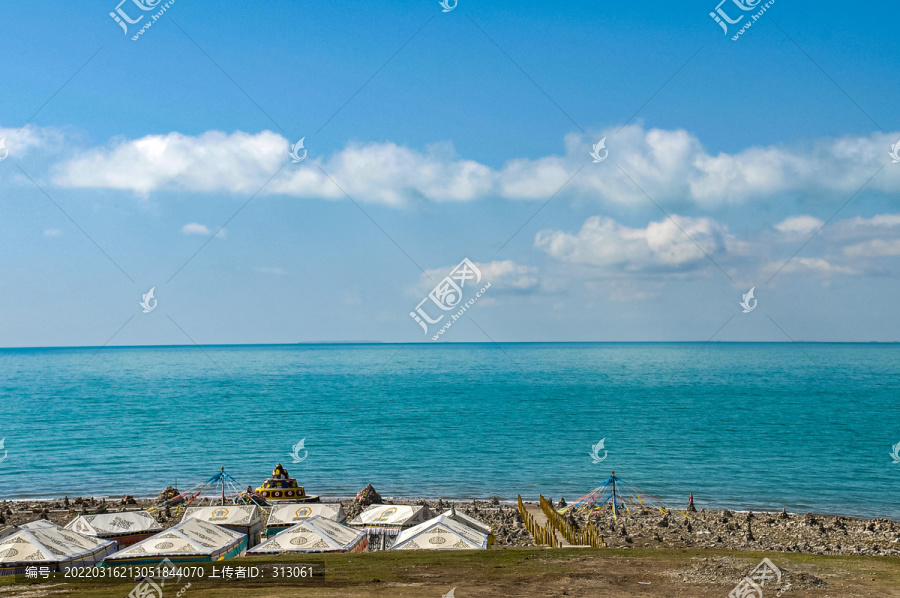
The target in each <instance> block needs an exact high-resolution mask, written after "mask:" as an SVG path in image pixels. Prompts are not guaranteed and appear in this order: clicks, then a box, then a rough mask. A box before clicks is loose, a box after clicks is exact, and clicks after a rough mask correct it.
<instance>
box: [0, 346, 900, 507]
mask: <svg viewBox="0 0 900 598" xmlns="http://www.w3.org/2000/svg"><path fill="white" fill-rule="evenodd" d="M95 351H97V350H96V349H86V348H59V349H6V350H0V387H2V396H3V399H2V400H0V438H5V449H4V450H5V451H6V452H8V456H7V458H6V459H5V460H3V461H2V462H0V498H5V499H16V498H30V497H61V496H63V495H68V496H70V497H73V496H81V495H93V496H103V495H108V496H120V495H123V494H126V493H127V494H135V495H149V494H156V493H157V492H159V491H160V490H161V489H163V488H164V487H166V486H167V485H175V484H176V483H177V485H178V486H179V488H181V489H182V490H183V489H186V488H187V487H189V486H191V485H193V484H196V483H199V482H201V481H203V480H205V479H206V478H208V477H210V476H211V475H213V474H214V473H216V472H218V471H219V470H220V468H221V467H223V466H224V467H225V468H226V471H227V472H228V473H230V474H231V475H232V476H234V477H235V478H236V479H237V480H238V481H239V482H240V483H241V484H242V485H243V487H246V486H247V485H252V486H254V487H256V486H258V485H259V483H260V482H262V481H263V479H264V478H265V477H267V475H269V474H270V472H271V470H272V468H273V467H274V466H275V464H276V463H279V462H280V463H283V464H284V465H285V467H287V469H288V470H289V472H290V474H291V476H292V477H295V478H297V480H298V482H299V483H300V484H301V485H303V486H305V487H306V490H307V492H308V493H310V494H323V495H340V496H347V495H353V494H355V493H356V492H357V491H358V490H359V489H360V488H362V487H363V486H365V485H366V484H367V483H371V484H373V485H374V486H375V488H376V489H377V490H378V491H379V492H380V493H381V494H382V495H386V496H417V497H439V496H440V497H444V498H460V499H462V498H472V497H489V496H499V497H501V498H503V499H514V498H515V496H516V495H517V494H522V496H523V497H524V498H536V497H537V495H538V494H539V493H542V494H544V495H545V496H550V497H553V498H554V499H558V498H559V497H560V496H564V497H565V498H566V499H567V500H572V499H575V498H577V497H579V496H582V495H584V494H586V493H588V492H589V491H591V490H592V489H593V488H595V487H596V486H598V485H599V484H600V482H602V481H603V480H604V479H606V478H607V477H608V476H609V473H610V471H611V470H615V471H616V475H617V476H619V477H621V478H623V479H624V480H626V481H627V482H628V483H629V484H631V485H632V486H635V487H637V488H640V489H641V490H642V491H643V492H646V493H649V494H653V495H655V496H657V497H659V498H661V499H663V500H664V501H665V502H667V503H669V504H670V506H674V507H678V508H682V507H684V506H685V505H686V503H687V498H688V495H689V494H690V493H693V494H694V498H695V502H696V504H697V506H698V508H703V507H728V508H733V509H752V510H764V509H766V510H776V509H777V510H780V509H781V508H782V507H787V509H788V510H789V511H799V512H805V511H813V512H824V513H842V514H847V515H865V516H886V517H893V518H900V501H898V497H900V464H894V463H892V459H891V456H890V452H891V447H892V445H894V444H897V443H898V442H900V418H898V406H900V404H898V396H900V392H898V390H900V388H898V386H900V378H898V376H897V372H898V371H900V367H898V366H900V346H898V345H895V344H892V345H881V344H799V345H795V344H792V343H771V344H766V343H740V344H738V343H734V344H732V343H723V344H718V343H709V344H706V345H704V344H702V343H659V344H643V343H609V344H504V345H495V344H453V345H451V344H434V345H424V344H407V345H401V344H377V345H365V344H358V345H351V344H321V345H315V344H301V345H275V346H231V347H229V346H207V347H202V348H198V347H135V348H105V349H102V350H100V351H99V352H96V355H94V356H93V358H91V356H92V354H94V353H95ZM304 438H305V439H306V440H305V450H307V451H308V455H307V456H306V458H305V459H304V460H303V461H302V462H300V463H292V457H291V456H290V453H291V450H292V447H293V446H294V445H295V444H296V443H297V442H299V441H300V440H301V439H304ZM601 439H605V442H604V447H603V448H602V449H601V450H600V451H599V456H600V457H603V456H604V455H606V457H605V459H603V460H602V461H601V462H599V463H594V462H593V461H594V460H595V459H592V457H591V455H590V453H591V451H592V447H593V446H594V445H596V444H597V443H598V442H599V441H600V440H601ZM2 453H3V451H0V458H2Z"/></svg>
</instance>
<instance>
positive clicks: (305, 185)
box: [53, 125, 900, 228]
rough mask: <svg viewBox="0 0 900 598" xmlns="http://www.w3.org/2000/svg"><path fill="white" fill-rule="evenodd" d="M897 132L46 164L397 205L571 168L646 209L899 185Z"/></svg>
mask: <svg viewBox="0 0 900 598" xmlns="http://www.w3.org/2000/svg"><path fill="white" fill-rule="evenodd" d="M603 136H605V137H607V142H606V146H607V147H608V148H609V152H610V153H609V158H608V159H607V160H606V161H605V162H603V163H600V164H593V163H591V160H590V157H589V155H588V152H589V151H590V148H591V143H592V142H594V141H595V140H596V139H599V138H600V137H603ZM898 137H900V133H893V134H882V133H873V134H871V135H869V136H867V137H843V138H827V139H820V140H818V141H815V142H812V143H810V144H808V145H806V146H802V147H784V146H776V145H772V146H764V147H749V148H745V149H743V150H741V151H738V152H736V153H731V154H729V153H723V152H720V153H718V154H715V155H713V154H711V153H709V152H708V151H707V150H706V149H705V148H704V147H703V144H702V143H701V142H700V140H699V139H697V138H696V137H695V136H693V135H692V134H690V133H689V132H687V131H685V130H680V129H679V130H663V129H644V128H643V127H641V126H639V125H632V126H628V127H624V128H623V129H622V130H621V131H620V132H618V133H616V132H615V131H614V130H608V131H605V132H601V133H598V134H596V135H593V136H591V137H587V136H583V135H574V134H573V135H568V136H567V137H566V138H565V147H566V150H565V153H564V154H563V155H548V156H544V157H540V158H536V159H526V158H512V159H509V160H508V161H506V162H505V163H504V164H503V165H502V166H500V167H499V168H492V167H490V166H487V165H485V164H481V163H479V162H477V161H475V160H469V159H465V158H461V157H459V156H457V155H456V152H455V151H454V149H453V146H452V145H451V144H450V143H438V144H434V145H431V146H428V147H426V148H425V149H424V150H418V149H413V148H409V147H405V146H401V145H398V144H396V143H391V142H382V143H375V142H370V143H358V142H352V143H348V144H347V145H346V146H345V147H344V148H343V149H341V150H339V151H337V152H334V153H332V154H330V155H327V156H325V155H322V156H316V155H314V152H315V149H314V146H313V147H310V148H308V149H309V150H310V153H311V154H310V157H309V158H307V160H305V161H304V162H301V163H299V164H291V163H290V161H289V158H288V150H289V148H290V142H289V141H288V140H287V139H285V138H284V137H282V136H281V135H278V134H276V133H273V132H271V131H262V132H260V133H256V134H250V133H245V132H240V131H238V132H234V133H224V132H221V131H208V132H205V133H202V134H200V135H196V136H189V135H183V134H181V133H177V132H173V133H169V134H167V135H148V136H145V137H141V138H139V139H117V140H113V141H112V142H111V143H109V144H108V145H107V146H105V147H100V148H89V149H87V150H83V151H81V152H80V153H79V154H78V155H76V156H75V157H72V158H69V159H66V160H65V161H63V162H61V163H58V164H57V165H56V167H55V168H54V171H53V172H54V174H53V182H54V183H55V184H56V185H58V186H61V187H78V188H92V189H117V190H127V191H131V192H133V193H135V194H138V195H140V196H147V195H148V194H150V193H152V192H155V191H162V190H184V191H192V192H207V193H214V192H215V193H221V192H225V193H241V194H246V193H254V192H256V191H257V190H259V189H261V188H263V186H265V187H264V188H263V191H262V192H263V193H264V194H280V195H287V196H292V197H300V198H323V199H340V198H342V197H343V196H344V192H346V193H348V194H349V195H350V196H351V197H353V198H354V199H355V200H357V201H362V202H368V203H373V204H381V205H387V206H395V207H400V206H403V205H405V204H408V203H410V202H414V201H433V202H467V201H475V200H478V199H483V198H488V197H500V198H505V199H510V200H546V199H547V198H549V197H550V196H552V195H553V194H554V193H556V192H557V191H558V190H559V189H560V187H562V186H563V185H564V184H565V183H566V181H568V180H569V179H570V177H572V175H573V174H574V173H576V171H577V172H578V174H577V175H576V176H574V178H571V181H570V182H569V183H568V184H567V185H566V186H565V193H568V194H572V195H575V196H579V197H586V198H591V199H595V200H597V201H599V202H601V203H603V202H605V203H608V204H628V203H633V202H641V204H642V205H644V204H645V202H646V201H647V200H646V197H645V196H644V192H646V193H647V194H649V195H650V196H651V197H652V198H653V199H654V200H655V201H658V202H662V203H670V204H672V203H676V204H685V205H696V206H699V207H704V208H716V207H721V206H727V205H737V204H742V203H746V202H749V201H751V200H753V201H758V200H767V199H773V198H777V197H780V196H784V195H785V194H793V195H809V196H810V197H824V198H828V197H837V196H840V197H847V196H849V195H851V194H853V193H855V192H856V191H857V190H858V189H859V188H860V187H862V185H863V184H864V183H865V182H866V180H867V179H868V178H869V177H870V176H871V175H872V174H873V173H875V172H876V171H877V170H878V169H879V168H881V167H885V166H886V167H885V168H883V170H882V171H881V172H879V173H878V175H877V176H875V178H874V179H872V181H871V182H870V183H869V185H868V187H869V188H871V189H875V190H879V191H883V192H897V191H900V168H891V166H893V165H892V164H890V163H889V162H890V159H889V157H888V155H887V151H888V150H889V149H890V146H891V143H892V141H893V140H895V139H896V138H898ZM282 167H283V170H281V171H280V172H279V168H282ZM582 167H583V168H582ZM579 168H581V170H580V171H578V169H579ZM620 168H621V170H622V171H624V172H625V173H627V176H626V175H624V174H623V173H622V172H621V171H620V170H619V169H620ZM323 171H324V172H323ZM276 172H277V173H278V174H277V175H275V176H274V178H272V177H273V175H274V174H275V173H276ZM326 173H327V175H326ZM629 177H630V178H631V179H633V181H632V180H629ZM270 178H271V180H269V179H270ZM267 181H268V182H267ZM635 183H637V185H639V186H640V188H641V189H643V191H641V189H638V188H637V186H636V185H635ZM339 187H340V188H339ZM341 189H343V191H342V190H341ZM803 224H804V223H802V222H797V223H794V224H793V225H794V226H795V228H796V226H801V227H802V225H803ZM807 224H808V223H807Z"/></svg>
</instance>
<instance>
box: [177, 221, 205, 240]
mask: <svg viewBox="0 0 900 598" xmlns="http://www.w3.org/2000/svg"><path fill="white" fill-rule="evenodd" d="M181 232H182V233H184V234H186V235H204V236H207V237H208V236H209V234H210V231H209V229H208V228H207V227H206V226H205V225H203V224H197V223H196V222H189V223H188V224H185V225H184V226H182V227H181Z"/></svg>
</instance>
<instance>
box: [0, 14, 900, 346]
mask: <svg viewBox="0 0 900 598" xmlns="http://www.w3.org/2000/svg"><path fill="white" fill-rule="evenodd" d="M733 2H734V0H728V3H727V4H723V5H722V7H723V10H726V12H727V13H728V14H730V15H732V17H733V18H735V17H736V16H738V15H739V14H745V15H746V17H745V19H744V22H746V21H747V20H749V18H750V17H749V15H751V14H753V12H749V11H748V12H746V13H744V12H742V11H741V10H740V9H739V8H738V7H737V6H736V4H733ZM150 3H151V4H152V3H153V2H150ZM116 4H117V3H116V2H105V1H101V2H95V1H90V2H85V3H81V4H79V5H78V6H77V7H75V6H73V5H71V4H67V3H61V2H42V3H39V4H34V3H29V4H16V5H10V4H7V5H4V6H3V7H2V9H0V11H2V18H0V45H2V48H3V54H4V56H5V60H3V61H0V81H2V82H3V89H4V93H3V97H2V98H0V136H5V137H6V147H7V148H8V151H9V155H8V157H7V158H6V159H5V160H3V161H2V162H0V189H2V191H3V193H2V197H3V199H2V201H0V231H2V235H0V250H2V252H3V256H4V259H3V260H2V261H0V275H2V280H3V287H4V292H3V293H2V294H0V309H2V313H3V314H4V317H3V318H2V320H0V346H58V345H92V346H94V345H102V344H104V343H109V344H113V345H119V344H124V345H132V344H182V343H191V342H196V343H199V344H212V343H265V342H273V343H281V342H304V341H320V340H323V341H352V340H377V341H404V342H416V341H427V342H431V341H430V340H429V339H430V334H431V332H430V331H429V334H428V335H425V334H423V331H422V329H421V328H420V327H419V326H418V325H417V324H416V323H415V322H414V321H413V319H412V318H411V317H410V315H409V313H410V312H411V311H413V310H414V309H415V308H416V306H417V304H419V302H420V301H421V300H422V299H423V298H425V297H426V296H427V294H428V292H429V291H430V290H431V289H432V288H433V287H434V286H435V285H436V284H437V283H438V282H439V281H440V280H441V279H442V278H443V276H445V275H446V274H447V273H448V272H449V271H450V269H451V268H452V267H453V266H455V265H456V264H458V263H459V262H460V261H461V260H462V259H463V258H469V259H470V260H471V261H472V262H474V263H475V264H477V265H478V267H479V269H480V271H481V273H482V275H483V279H484V280H485V281H490V282H491V288H490V289H489V290H488V291H487V292H486V293H485V295H484V296H483V297H481V298H480V299H479V300H478V302H477V304H475V305H473V306H472V307H471V308H470V311H469V312H467V316H470V317H466V318H463V319H462V320H461V321H460V322H459V323H454V325H453V327H452V328H450V329H449V330H447V331H446V333H445V334H444V335H443V336H442V337H441V341H442V342H444V341H450V342H453V341H487V340H494V341H498V342H502V341H607V340H608V341H629V340H634V341H649V340H663V341H666V340H699V341H705V340H708V339H710V338H713V339H714V340H723V341H727V340H730V341H764V340H768V341H788V340H792V339H793V340H810V341H873V340H875V341H897V340H900V326H898V318H897V317H896V315H895V309H896V307H895V306H896V297H897V296H898V291H900V285H898V283H897V272H898V266H900V203H898V197H900V196H898V193H900V163H897V164H895V163H892V162H891V157H890V156H889V152H890V150H891V147H892V145H893V144H895V143H897V142H898V140H900V122H898V118H897V110H896V105H897V98H898V97H900V80H898V78H897V77H896V73H897V72H898V71H900V64H898V62H900V56H898V54H897V52H896V40H895V35H894V31H893V30H892V23H894V22H896V17H897V16H898V12H900V10H898V9H897V8H896V7H893V6H891V5H888V4H885V5H883V6H878V7H874V8H869V9H866V10H865V11H862V10H859V9H856V8H854V7H851V6H849V5H848V6H845V7H840V9H838V10H835V9H833V8H832V9H828V10H825V9H824V8H823V7H822V6H821V5H820V4H818V5H817V4H816V3H811V2H791V3H788V2H783V1H782V0H776V2H775V3H774V4H772V5H771V6H770V7H768V9H767V10H766V13H765V15H763V16H762V17H761V18H760V19H759V20H758V21H757V22H756V23H755V24H754V25H753V26H752V27H751V28H750V29H748V30H747V31H746V32H745V33H744V34H743V35H742V36H741V37H740V38H739V39H738V40H737V41H732V39H731V33H733V32H735V31H736V30H737V27H738V26H739V25H740V24H742V23H739V24H738V25H732V26H731V28H732V31H730V33H729V35H725V34H723V32H722V30H721V28H720V27H719V26H718V25H717V24H716V23H715V22H714V21H713V20H712V19H711V18H710V16H709V13H710V12H711V11H713V10H714V9H715V8H716V3H715V2H705V1H703V2H694V1H685V2H678V3H670V2H666V3H662V2H645V3H639V5H638V3H631V2H603V3H587V2H585V3H577V2H575V3H567V4H566V5H564V6H562V5H560V6H557V5H551V4H547V3H538V2H492V3H478V2H468V1H466V0H460V2H459V4H458V5H457V6H456V8H455V9H453V10H452V11H450V12H446V13H444V12H442V11H441V6H440V5H439V4H438V2H437V1H428V2H378V3H375V2H345V3H327V2H321V3H309V2H300V3H298V2H277V1H276V2H269V3H266V4H265V6H264V8H263V7H261V6H260V5H256V4H252V3H250V4H234V3H214V2H206V1H203V0H176V2H174V3H173V4H172V5H171V6H170V7H168V8H167V10H166V12H165V14H163V15H162V16H161V17H160V18H159V19H158V21H156V22H154V23H153V25H152V26H151V27H150V28H148V29H147V30H146V31H145V32H144V33H143V34H142V35H141V36H140V37H139V38H138V39H137V40H136V41H133V40H132V39H131V37H132V35H133V34H135V33H136V32H137V30H138V28H139V27H140V26H141V25H143V24H144V23H145V22H148V21H149V19H150V17H149V15H151V14H153V12H152V11H147V12H144V11H142V10H141V9H140V8H139V7H138V6H137V5H136V4H135V3H134V2H133V0H127V2H126V3H124V4H122V10H123V11H125V13H126V14H128V15H130V16H131V18H137V16H140V15H145V18H144V19H143V20H142V21H141V22H139V23H137V24H135V25H130V26H129V27H130V29H129V33H128V35H125V34H123V31H122V29H121V28H120V27H119V26H118V25H117V24H116V23H115V22H114V21H113V20H112V18H110V17H109V13H110V12H111V11H113V10H114V9H115V8H116ZM163 4H165V3H164V2H160V3H159V6H158V7H157V9H158V8H159V7H161V6H162V5H163ZM749 4H753V2H750V3H749ZM764 4H765V3H764V2H760V3H759V6H762V5H764ZM758 8H759V7H757V9H758ZM26 123H27V124H26ZM23 124H24V125H25V126H24V127H23ZM301 137H304V138H305V142H304V146H305V149H306V150H307V151H308V155H307V157H306V159H305V160H304V161H302V162H300V163H298V164H293V163H291V160H290V157H289V155H288V151H289V149H290V146H291V144H293V143H295V142H296V141H297V140H298V139H300V138H301ZM604 137H605V138H606V143H605V146H606V149H608V150H609V154H608V157H607V159H605V160H604V161H602V162H600V163H593V162H592V160H591V158H590V156H589V151H590V150H591V148H592V145H593V144H594V143H596V142H598V141H599V140H600V139H601V138H604ZM273 175H274V176H273ZM573 175H574V176H573ZM567 181H568V183H566V182H567ZM345 192H346V194H345ZM347 195H349V196H350V197H351V198H352V200H351V199H348V197H347ZM551 197H552V199H551ZM251 198H252V199H251ZM248 200H249V201H248ZM548 200H550V201H548ZM223 224H224V230H223V231H222V232H220V233H219V235H218V236H216V237H213V236H212V235H213V234H214V233H215V232H216V231H217V230H218V229H219V227H220V226H222V225H223ZM523 225H524V226H523ZM516 231H518V232H516ZM816 231H819V232H816ZM795 254H796V255H795ZM791 256H794V257H793V258H792V259H789V258H791ZM151 287H155V298H156V299H157V300H158V304H157V308H156V309H154V310H153V311H151V312H150V313H146V314H145V313H142V310H141V307H140V306H139V301H140V300H141V297H142V295H143V294H144V293H146V292H147V291H148V290H149V289H150V288H151ZM751 287H755V295H754V297H755V299H756V300H757V301H758V308H757V309H754V310H753V311H751V312H750V313H746V314H745V313H742V309H741V307H740V305H739V302H740V301H741V299H742V295H743V294H744V293H746V292H747V291H748V290H749V289H750V288H751ZM471 292H473V291H472V290H471V289H466V290H464V299H468V298H469V293H471ZM432 308H433V306H432ZM434 313H435V314H436V313H438V312H434ZM449 313H450V312H448V315H449Z"/></svg>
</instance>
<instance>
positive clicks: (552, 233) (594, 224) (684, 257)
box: [535, 215, 738, 271]
mask: <svg viewBox="0 0 900 598" xmlns="http://www.w3.org/2000/svg"><path fill="white" fill-rule="evenodd" d="M686 235H687V236H686ZM688 236H690V238H688ZM692 239H693V240H692ZM737 245H738V243H737V239H735V238H734V237H733V236H732V235H730V234H729V233H728V228H727V227H726V226H725V225H723V224H720V223H718V222H716V221H714V220H712V219H710V218H687V217H683V216H677V215H675V216H672V218H671V219H668V218H667V219H664V220H661V221H659V222H650V223H649V224H648V225H647V227H646V228H630V227H627V226H623V225H622V224H619V223H618V222H616V221H614V220H612V219H611V218H606V217H603V216H592V217H591V218H588V219H587V220H586V221H585V223H584V225H583V226H582V227H581V230H580V231H578V232H577V233H574V234H572V233H567V232H564V231H559V230H547V231H541V232H539V233H537V235H536V236H535V246H536V247H539V248H541V249H543V250H544V251H545V252H547V253H548V254H549V255H550V256H552V257H554V258H556V259H558V260H561V261H565V262H570V263H575V264H586V265H591V266H601V267H607V266H615V267H618V268H621V269H623V270H626V271H641V270H649V269H674V268H678V267H680V266H682V265H687V264H691V263H694V262H698V261H700V260H705V259H706V255H707V254H708V255H710V256H711V257H713V258H715V256H717V255H725V254H727V253H728V252H729V248H731V247H736V246H737Z"/></svg>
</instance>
